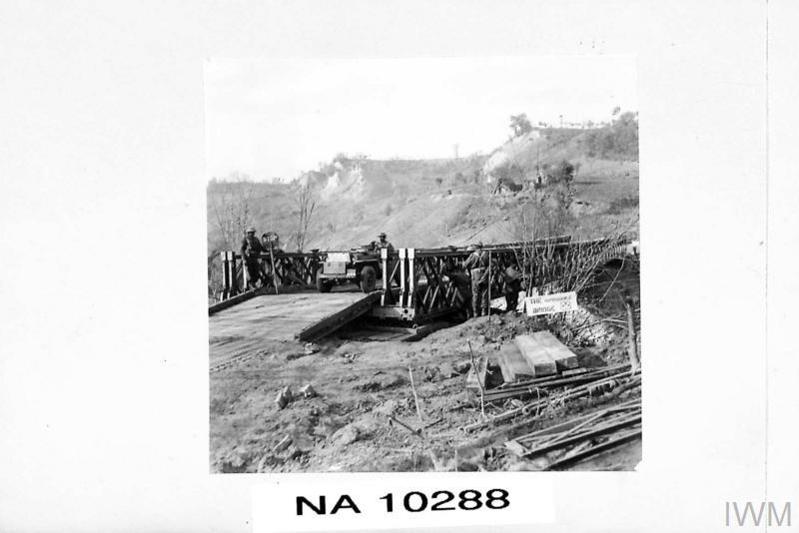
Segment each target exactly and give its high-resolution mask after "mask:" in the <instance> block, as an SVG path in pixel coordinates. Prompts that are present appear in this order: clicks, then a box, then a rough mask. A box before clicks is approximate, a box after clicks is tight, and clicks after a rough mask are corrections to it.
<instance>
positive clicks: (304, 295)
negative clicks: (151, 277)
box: [208, 237, 637, 365]
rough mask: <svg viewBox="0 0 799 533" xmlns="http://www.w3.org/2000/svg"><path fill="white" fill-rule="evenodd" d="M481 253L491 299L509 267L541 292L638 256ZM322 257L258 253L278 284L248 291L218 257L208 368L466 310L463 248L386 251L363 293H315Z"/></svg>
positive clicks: (502, 247)
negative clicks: (361, 322) (273, 349)
mask: <svg viewBox="0 0 799 533" xmlns="http://www.w3.org/2000/svg"><path fill="white" fill-rule="evenodd" d="M483 249H484V251H485V252H487V253H488V256H489V264H490V267H489V270H490V284H489V291H490V294H494V295H497V296H498V295H500V294H501V287H502V272H503V271H504V270H505V269H506V268H507V267H510V266H513V267H515V268H516V269H517V270H519V271H520V272H524V273H525V280H524V284H525V285H526V286H530V287H533V286H534V287H540V288H545V287H546V286H547V284H549V283H552V281H553V280H561V281H564V280H565V281H569V278H570V277H575V279H576V276H578V275H580V273H581V272H583V273H584V272H585V269H586V268H588V269H595V268H598V267H601V266H603V265H605V264H607V263H609V262H612V261H617V260H620V259H622V258H623V257H625V256H626V255H629V254H631V253H635V254H637V249H635V250H633V249H632V247H631V243H630V241H629V240H625V239H596V240H581V241H578V240H572V239H571V238H570V237H556V238H550V239H542V240H537V241H535V242H528V243H523V242H515V243H506V244H494V245H488V246H485V247H484V248H483ZM328 253H329V252H325V251H318V250H314V251H311V252H307V253H284V252H279V253H277V254H263V255H262V257H261V260H262V261H264V262H265V264H267V265H269V272H270V274H272V275H273V277H274V279H275V281H276V285H277V287H276V288H275V287H267V288H262V289H258V290H250V291H246V290H244V288H246V287H247V269H246V268H245V267H244V264H243V262H242V257H241V255H240V254H237V253H236V252H232V251H226V252H222V253H221V260H222V275H223V279H222V286H223V287H222V294H221V298H220V301H219V302H217V303H215V304H213V305H211V306H210V307H209V310H208V312H209V321H210V327H211V345H212V365H213V364H214V362H213V354H214V352H215V351H217V352H219V353H222V354H224V353H228V355H229V352H231V351H234V352H241V351H247V350H248V349H249V348H251V347H250V346H249V344H252V343H256V344H257V343H258V342H259V341H265V340H269V339H271V338H272V337H274V336H275V335H277V336H279V337H281V339H277V338H275V339H272V340H289V339H292V338H293V339H296V340H300V341H309V340H314V339H317V338H320V337H323V336H325V335H327V334H329V333H331V332H333V331H335V330H336V329H338V328H340V327H341V326H343V325H345V324H347V323H348V322H350V321H352V320H354V319H355V318H358V317H360V316H364V315H366V316H371V317H376V318H379V319H391V320H392V321H393V322H401V323H406V324H408V325H413V326H419V325H423V324H426V323H430V322H432V321H434V320H436V319H438V318H441V317H443V316H445V315H452V314H457V313H462V312H464V311H465V309H466V306H467V305H468V302H469V299H470V297H471V296H470V292H471V291H470V282H469V278H468V273H466V272H464V271H463V270H462V268H461V267H460V265H461V263H462V261H463V260H464V259H466V257H468V255H469V254H470V253H471V250H469V249H468V248H465V247H444V248H399V249H397V250H395V251H393V253H388V251H387V250H385V249H384V250H382V255H381V258H380V260H381V262H382V265H381V273H382V279H381V280H380V281H379V283H378V285H377V288H376V290H375V291H374V292H372V293H369V294H364V293H362V292H354V291H349V292H341V291H337V290H334V291H333V292H329V293H320V292H316V284H315V281H316V274H317V272H318V271H319V269H320V268H321V267H322V265H323V264H324V261H325V257H326V256H327V254H328ZM272 265H273V266H272ZM578 271H579V272H578ZM311 291H314V292H311ZM245 333H246V334H245ZM261 337H263V339H261ZM267 337H268V338H269V339H268V338H267ZM283 337H285V339H284V338H283ZM241 343H244V344H248V346H244V345H241ZM215 345H216V350H214V346H215ZM223 359H224V357H223Z"/></svg>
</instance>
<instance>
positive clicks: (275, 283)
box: [269, 241, 280, 294]
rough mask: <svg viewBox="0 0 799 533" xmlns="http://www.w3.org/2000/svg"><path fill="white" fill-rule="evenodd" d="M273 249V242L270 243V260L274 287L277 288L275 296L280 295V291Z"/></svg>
mask: <svg viewBox="0 0 799 533" xmlns="http://www.w3.org/2000/svg"><path fill="white" fill-rule="evenodd" d="M273 249H274V246H273V245H272V241H269V259H270V260H271V261H272V285H274V286H275V294H280V290H279V289H278V288H277V265H276V264H275V253H274V251H273Z"/></svg>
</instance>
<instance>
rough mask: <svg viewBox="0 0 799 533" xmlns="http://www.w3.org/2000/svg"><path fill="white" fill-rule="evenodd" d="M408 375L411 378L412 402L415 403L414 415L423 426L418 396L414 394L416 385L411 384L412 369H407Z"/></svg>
mask: <svg viewBox="0 0 799 533" xmlns="http://www.w3.org/2000/svg"><path fill="white" fill-rule="evenodd" d="M408 375H409V376H410V377H411V390H412V391H413V401H414V402H416V414H417V415H418V416H419V423H420V424H424V419H423V418H422V408H421V407H419V396H418V395H417V394H416V385H414V383H413V368H411V367H408Z"/></svg>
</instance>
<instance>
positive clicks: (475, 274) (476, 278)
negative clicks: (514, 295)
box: [463, 242, 489, 317]
mask: <svg viewBox="0 0 799 533" xmlns="http://www.w3.org/2000/svg"><path fill="white" fill-rule="evenodd" d="M463 268H464V269H465V270H468V271H469V276H470V277H471V279H472V316H474V317H477V316H480V315H481V314H484V315H487V314H488V276H489V272H488V254H487V253H486V252H485V251H483V243H482V242H478V243H477V244H475V245H474V251H473V252H472V253H471V254H470V255H469V257H467V258H466V261H465V262H464V263H463Z"/></svg>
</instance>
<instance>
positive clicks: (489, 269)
mask: <svg viewBox="0 0 799 533" xmlns="http://www.w3.org/2000/svg"><path fill="white" fill-rule="evenodd" d="M487 290H488V321H489V322H491V250H489V251H488V289H487Z"/></svg>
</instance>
